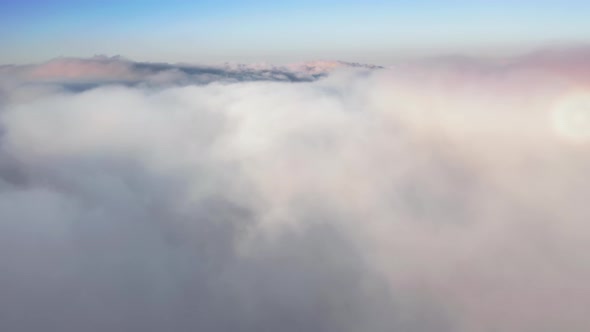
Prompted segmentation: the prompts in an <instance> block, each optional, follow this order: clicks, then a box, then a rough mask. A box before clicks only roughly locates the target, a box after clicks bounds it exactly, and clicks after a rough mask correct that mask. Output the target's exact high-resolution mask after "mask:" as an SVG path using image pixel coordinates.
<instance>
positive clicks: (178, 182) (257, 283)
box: [0, 49, 590, 332]
mask: <svg viewBox="0 0 590 332" xmlns="http://www.w3.org/2000/svg"><path fill="white" fill-rule="evenodd" d="M587 59H589V58H588V51H587V50H584V49H576V50H559V51H557V50H553V51H551V52H549V51H547V52H543V53H535V54H531V55H526V56H522V57H518V58H513V59H508V60H505V61H491V60H481V59H466V58H437V59H431V60H421V61H407V62H403V63H399V64H396V65H393V66H390V67H386V68H384V67H378V66H370V65H361V64H350V63H343V62H319V63H313V64H297V65H292V66H282V67H276V66H271V65H258V66H253V65H250V66H246V65H242V66H239V65H225V66H218V67H210V66H209V67H206V66H196V65H183V64H176V65H175V64H163V63H160V64H153V63H137V62H133V61H132V60H128V59H123V58H120V57H115V58H109V57H95V58H91V59H71V58H68V59H56V60H52V61H49V62H47V63H44V64H39V65H28V66H4V67H0V134H1V136H0V266H2V273H0V290H1V293H2V297H1V298H0V327H1V328H2V330H6V331H62V332H68V331H89V332H92V331H97V332H98V331H211V332H217V331H244V332H254V331H285V332H288V331H294V332H295V331H339V332H346V331H350V332H357V331H366V332H377V331H400V332H406V331H407V332H431V331H436V332H445V331H449V332H451V331H453V332H456V331H465V332H479V331H481V332H487V331H490V332H491V331H523V332H526V331H531V332H532V331H535V332H539V331H557V330H562V331H571V332H577V331H580V332H585V331H587V330H588V328H590V318H589V317H588V314H587V313H588V308H590V288H589V287H588V285H587V280H589V278H590V257H589V255H590V254H589V253H590V226H588V224H587V221H588V220H590V206H589V205H588V203H587V198H588V197H590V177H588V176H587V175H588V174H587V173H588V170H589V169H590V153H589V151H590V150H589V147H590V145H589V144H590V91H589V90H588V86H589V85H588V84H589V83H590V82H589V80H588V75H586V74H587V73H589V72H590V62H589V61H588V60H587Z"/></svg>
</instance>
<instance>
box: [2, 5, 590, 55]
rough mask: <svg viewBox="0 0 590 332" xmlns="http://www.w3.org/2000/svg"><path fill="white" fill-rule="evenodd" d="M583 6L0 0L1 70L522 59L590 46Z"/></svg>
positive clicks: (586, 9)
mask: <svg viewBox="0 0 590 332" xmlns="http://www.w3.org/2000/svg"><path fill="white" fill-rule="evenodd" d="M588 13H590V1H573V0H561V1H557V0H555V1H550V0H545V1H544V0H538V1H532V0H521V1H518V0H512V1H508V0H472V1H466V0H440V1H433V0H406V1H401V0H397V1H396V0H390V1H378V0H366V1H350V0H341V1H334V0H326V1H321V0H316V1H310V0H300V1H265V0H250V1H238V0H217V1H184V0H168V1H162V0H146V1H137V0H136V1H122V0H119V1H116V0H101V1H99V0H76V1H74V0H21V1H6V0H0V49H2V52H1V53H0V63H24V62H37V61H43V60H47V59H50V58H53V57H57V56H92V55H94V54H107V55H116V54H120V55H123V56H127V57H130V58H133V59H137V60H148V61H171V62H176V61H183V62H202V63H212V62H222V61H237V62H253V61H254V62H256V61H270V62H290V61H304V60H312V59H336V58H337V59H343V60H352V61H363V62H373V63H381V64H386V63H387V62H388V61H390V60H391V59H393V58H395V57H399V56H405V55H416V54H417V55H438V54H445V53H478V54H479V53H497V52H500V53H502V52H511V51H526V50H528V49H534V48H539V47H544V46H553V45H555V44H580V43H585V42H587V41H588V39H589V38H590V20H588V19H587V15H588Z"/></svg>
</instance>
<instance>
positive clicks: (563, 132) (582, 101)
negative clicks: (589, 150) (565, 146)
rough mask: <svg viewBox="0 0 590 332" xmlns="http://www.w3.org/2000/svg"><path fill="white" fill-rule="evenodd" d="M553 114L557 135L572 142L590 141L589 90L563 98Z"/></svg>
mask: <svg viewBox="0 0 590 332" xmlns="http://www.w3.org/2000/svg"><path fill="white" fill-rule="evenodd" d="M553 115H554V118H553V125H554V128H555V131H556V133H557V134H558V135H560V136H561V137H563V138H565V139H568V140H571V141H574V142H588V141H590V92H585V93H576V94H572V95H570V96H568V97H566V98H564V99H563V100H561V101H560V102H559V103H558V104H557V106H556V107H555V111H554V114H553Z"/></svg>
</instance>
